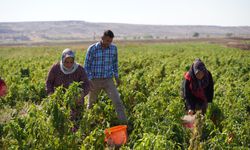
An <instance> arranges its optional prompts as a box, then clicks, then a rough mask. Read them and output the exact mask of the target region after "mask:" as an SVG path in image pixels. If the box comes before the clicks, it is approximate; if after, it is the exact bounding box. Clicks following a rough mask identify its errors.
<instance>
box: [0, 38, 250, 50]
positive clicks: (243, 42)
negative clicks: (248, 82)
mask: <svg viewBox="0 0 250 150" xmlns="http://www.w3.org/2000/svg"><path fill="white" fill-rule="evenodd" d="M95 42H96V41H76V42H74V41H73V42H72V41H70V42H60V43H51V42H46V43H15V44H0V47H17V46H24V47H25V46H28V47H30V46H64V45H67V46H69V45H72V46H81V47H88V46H89V45H90V44H92V43H95ZM183 42H206V43H210V44H220V45H224V46H226V47H231V48H239V49H242V50H250V38H191V39H164V40H163V39H158V40H114V43H116V44H119V45H127V44H150V43H183Z"/></svg>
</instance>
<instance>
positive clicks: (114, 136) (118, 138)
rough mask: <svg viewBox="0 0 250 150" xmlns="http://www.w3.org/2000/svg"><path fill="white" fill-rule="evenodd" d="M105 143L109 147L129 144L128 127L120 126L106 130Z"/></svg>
mask: <svg viewBox="0 0 250 150" xmlns="http://www.w3.org/2000/svg"><path fill="white" fill-rule="evenodd" d="M104 133H105V142H107V143H108V144H109V145H123V144H125V143H126V142H127V138H128V137H127V126H126V125H119V126H114V127H111V128H108V129H105V130H104Z"/></svg>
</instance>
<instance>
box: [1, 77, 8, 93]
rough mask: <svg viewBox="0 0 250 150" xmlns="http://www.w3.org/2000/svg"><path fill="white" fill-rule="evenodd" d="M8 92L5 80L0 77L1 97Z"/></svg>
mask: <svg viewBox="0 0 250 150" xmlns="http://www.w3.org/2000/svg"><path fill="white" fill-rule="evenodd" d="M6 94H7V86H6V84H5V82H4V80H2V79H1V77H0V97H4V96H5V95H6Z"/></svg>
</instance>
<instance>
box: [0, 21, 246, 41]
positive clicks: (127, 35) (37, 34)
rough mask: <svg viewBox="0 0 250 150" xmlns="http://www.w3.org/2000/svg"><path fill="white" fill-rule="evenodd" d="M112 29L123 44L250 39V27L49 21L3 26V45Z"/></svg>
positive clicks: (85, 36) (82, 37)
mask: <svg viewBox="0 0 250 150" xmlns="http://www.w3.org/2000/svg"><path fill="white" fill-rule="evenodd" d="M106 29H111V30H113V31H114V33H115V35H116V39H120V40H148V39H149V40H151V39H176V38H193V37H194V35H195V33H198V37H203V38H204V37H205V38H210V37H250V27H249V26H244V27H243V26H241V27H223V26H175V25H137V24H120V23H91V22H85V21H46V22H14V23H0V44H6V43H33V42H65V41H90V40H96V39H99V36H100V35H101V34H102V32H103V31H104V30H106Z"/></svg>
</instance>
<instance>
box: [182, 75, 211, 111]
mask: <svg viewBox="0 0 250 150" xmlns="http://www.w3.org/2000/svg"><path fill="white" fill-rule="evenodd" d="M207 72H208V80H209V83H208V85H207V87H205V88H204V95H205V98H206V100H207V102H210V103H211V102H212V100H213V95H214V83H213V78H212V75H211V73H210V72H209V71H207ZM187 74H188V77H187ZM189 74H190V72H187V73H186V74H185V78H184V81H183V84H182V89H183V98H184V99H185V101H186V107H187V109H190V108H195V105H196V103H197V102H199V103H203V102H206V101H205V100H203V99H200V98H198V97H197V96H195V95H194V94H193V93H194V91H192V90H191V89H190V84H191V82H193V80H192V78H194V75H192V74H191V75H189Z"/></svg>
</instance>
